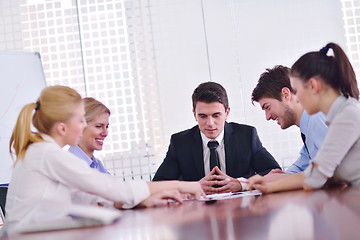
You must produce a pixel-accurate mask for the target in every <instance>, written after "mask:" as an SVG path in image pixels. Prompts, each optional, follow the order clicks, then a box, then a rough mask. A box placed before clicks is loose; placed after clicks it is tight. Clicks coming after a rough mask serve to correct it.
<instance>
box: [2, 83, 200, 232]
mask: <svg viewBox="0 0 360 240" xmlns="http://www.w3.org/2000/svg"><path fill="white" fill-rule="evenodd" d="M84 115H85V111H84V104H83V102H82V98H81V96H80V95H79V94H78V93H77V92H76V91H75V90H73V89H71V88H69V87H65V86H51V87H47V88H45V89H44V90H43V91H42V92H41V95H40V97H39V98H38V100H37V101H36V103H30V104H27V105H25V106H24V108H23V109H22V111H21V112H20V114H19V117H18V119H17V122H16V125H15V128H14V130H13V133H12V136H11V139H10V153H12V152H13V151H15V155H16V161H15V164H14V169H13V172H12V178H11V180H10V184H9V190H8V194H7V202H6V213H7V219H6V221H7V222H8V223H12V224H13V225H18V224H26V223H38V222H44V221H49V220H54V219H61V218H67V209H68V207H69V205H71V204H72V202H71V191H72V189H78V190H80V191H84V192H87V193H91V194H94V195H96V196H99V197H102V198H105V199H107V200H109V201H112V202H114V204H115V205H116V206H123V207H124V206H125V207H134V206H137V205H141V206H147V207H149V206H154V205H158V204H164V203H165V202H167V200H166V199H167V198H172V199H174V200H176V201H179V202H181V197H180V193H190V194H192V195H193V196H194V197H195V198H199V197H200V196H205V194H204V192H203V190H202V188H201V186H200V184H199V183H197V182H180V181H164V182H143V181H132V182H120V181H116V180H115V179H114V178H113V177H111V176H110V175H108V174H103V173H100V172H99V171H97V170H95V169H92V168H89V166H87V165H86V163H85V162H84V161H83V160H81V159H79V158H77V157H76V156H74V155H73V154H71V153H69V152H68V151H64V150H63V149H62V147H63V146H65V145H67V144H69V145H72V146H74V145H77V144H78V143H79V141H80V139H81V138H82V134H83V130H84V128H85V127H86V121H85V119H84ZM31 123H32V124H33V126H34V127H35V128H36V130H37V131H36V132H33V131H32V128H31Z"/></svg>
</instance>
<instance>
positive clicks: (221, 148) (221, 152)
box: [200, 130, 248, 190]
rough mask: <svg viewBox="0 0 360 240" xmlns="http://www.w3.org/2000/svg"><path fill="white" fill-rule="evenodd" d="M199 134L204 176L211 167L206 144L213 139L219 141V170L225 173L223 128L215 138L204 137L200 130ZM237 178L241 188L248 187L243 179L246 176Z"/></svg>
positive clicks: (217, 149) (245, 188)
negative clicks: (201, 144) (201, 145)
mask: <svg viewBox="0 0 360 240" xmlns="http://www.w3.org/2000/svg"><path fill="white" fill-rule="evenodd" d="M200 134H201V139H202V143H203V156H204V171H205V176H206V175H208V174H209V173H210V171H211V170H212V169H210V148H209V147H208V146H207V144H208V142H210V141H214V140H215V141H217V142H218V143H219V146H218V147H217V148H216V151H217V153H218V156H219V163H220V170H221V171H222V172H223V173H226V160H225V159H226V157H225V144H224V130H222V132H221V133H220V134H219V136H218V137H217V138H216V139H210V138H208V137H206V136H205V134H203V133H202V132H201V131H200ZM237 180H238V181H239V182H240V184H241V187H242V190H247V189H248V187H247V184H246V183H245V181H247V179H246V178H243V177H240V178H237Z"/></svg>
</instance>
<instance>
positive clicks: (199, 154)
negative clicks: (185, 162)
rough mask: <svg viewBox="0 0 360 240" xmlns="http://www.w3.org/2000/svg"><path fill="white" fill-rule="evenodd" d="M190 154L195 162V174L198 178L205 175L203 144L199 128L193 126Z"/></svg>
mask: <svg viewBox="0 0 360 240" xmlns="http://www.w3.org/2000/svg"><path fill="white" fill-rule="evenodd" d="M192 141H193V143H192V145H191V146H192V155H193V159H194V162H195V168H196V174H197V176H196V177H197V178H199V180H200V179H201V178H203V177H204V176H205V170H204V153H203V144H202V140H201V136H200V130H199V128H198V127H197V128H195V131H194V133H193V139H192Z"/></svg>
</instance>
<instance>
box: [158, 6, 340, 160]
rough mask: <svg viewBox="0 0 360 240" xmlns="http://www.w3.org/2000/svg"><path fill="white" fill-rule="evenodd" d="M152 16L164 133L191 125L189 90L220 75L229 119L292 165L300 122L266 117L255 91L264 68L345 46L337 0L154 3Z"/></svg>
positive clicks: (216, 78) (295, 156)
mask: <svg viewBox="0 0 360 240" xmlns="http://www.w3.org/2000/svg"><path fill="white" fill-rule="evenodd" d="M151 18H152V22H153V34H154V43H155V52H156V61H157V72H158V81H159V86H160V97H161V104H162V114H163V116H162V117H163V121H164V123H163V125H164V130H165V131H164V132H165V135H166V136H167V137H168V138H169V137H170V135H171V134H172V133H174V132H177V131H180V130H182V129H186V128H190V127H192V126H193V125H194V124H196V122H195V121H194V118H193V116H192V112H191V94H192V91H193V90H194V88H195V87H196V86H197V85H198V84H199V83H201V82H203V81H208V80H212V81H216V82H219V83H221V84H222V85H223V86H224V87H225V88H226V89H227V90H228V95H229V99H230V107H231V112H230V118H229V121H236V122H240V123H245V124H250V125H253V126H256V127H257V130H258V133H259V135H260V138H261V140H262V142H263V144H264V146H265V147H266V148H267V149H268V150H269V151H270V152H271V153H272V154H273V155H274V156H275V157H276V159H277V160H278V161H279V163H281V164H284V165H289V164H291V163H292V162H293V161H294V160H296V158H297V155H298V151H299V149H300V146H301V139H300V133H299V130H298V128H296V127H291V128H289V129H287V130H285V131H283V130H281V129H280V128H279V126H278V125H277V124H276V123H275V122H267V121H266V120H265V114H264V112H263V111H262V110H261V109H260V107H259V106H258V105H256V104H255V106H253V105H252V104H251V100H250V99H251V92H252V89H253V88H254V87H255V85H256V83H257V80H258V77H259V75H260V74H261V73H262V72H263V71H264V70H265V68H269V67H273V66H274V65H277V64H282V65H287V66H291V64H292V63H293V62H295V61H296V60H297V59H298V58H299V57H300V56H301V55H302V54H304V53H305V52H307V51H313V50H319V49H320V48H321V47H322V46H324V45H325V44H326V43H327V42H329V41H333V42H336V43H339V44H340V45H341V46H343V47H344V48H345V49H346V45H345V44H346V40H345V32H344V27H343V26H344V23H343V20H342V12H341V4H340V2H339V1H338V0H330V1H329V0H315V1H314V0H293V1H288V0H271V1H263V0H249V1H236V0H222V1H220V0H206V1H193V0H174V1H160V0H159V1H151Z"/></svg>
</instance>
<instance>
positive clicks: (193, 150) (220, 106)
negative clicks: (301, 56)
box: [153, 82, 280, 194]
mask: <svg viewBox="0 0 360 240" xmlns="http://www.w3.org/2000/svg"><path fill="white" fill-rule="evenodd" d="M192 101H193V113H194V117H195V120H196V121H197V122H198V125H197V126H195V127H193V128H191V129H188V130H185V131H182V132H179V133H176V134H173V135H172V136H171V140H170V146H169V149H168V152H167V154H166V157H165V159H164V161H163V163H162V164H161V165H160V167H159V169H158V170H157V171H156V174H155V176H154V179H153V180H154V181H158V180H177V179H181V180H185V181H200V183H201V185H202V187H203V189H204V191H205V193H207V194H210V193H218V192H235V191H242V190H246V184H245V183H244V180H246V179H244V178H248V177H250V176H252V175H254V174H260V175H265V174H267V173H268V172H269V171H271V170H272V169H275V168H280V167H279V164H278V163H277V162H276V161H275V159H274V158H273V157H272V156H271V154H270V153H269V152H268V151H267V150H266V149H265V148H264V147H263V146H262V144H261V141H260V139H259V137H258V135H257V132H256V129H255V128H254V127H251V126H248V125H243V124H237V123H227V122H226V120H227V117H228V115H229V112H230V108H229V104H228V97H227V93H226V90H225V89H224V88H223V87H222V86H221V85H220V84H218V83H215V82H205V83H202V84H200V85H199V86H198V87H197V88H196V89H195V90H194V93H193V95H192ZM209 142H212V143H214V142H216V144H215V147H213V144H212V145H211V144H210V143H209ZM208 143H209V145H208ZM211 148H213V149H215V150H211ZM214 159H215V160H214ZM214 161H215V162H214Z"/></svg>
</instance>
